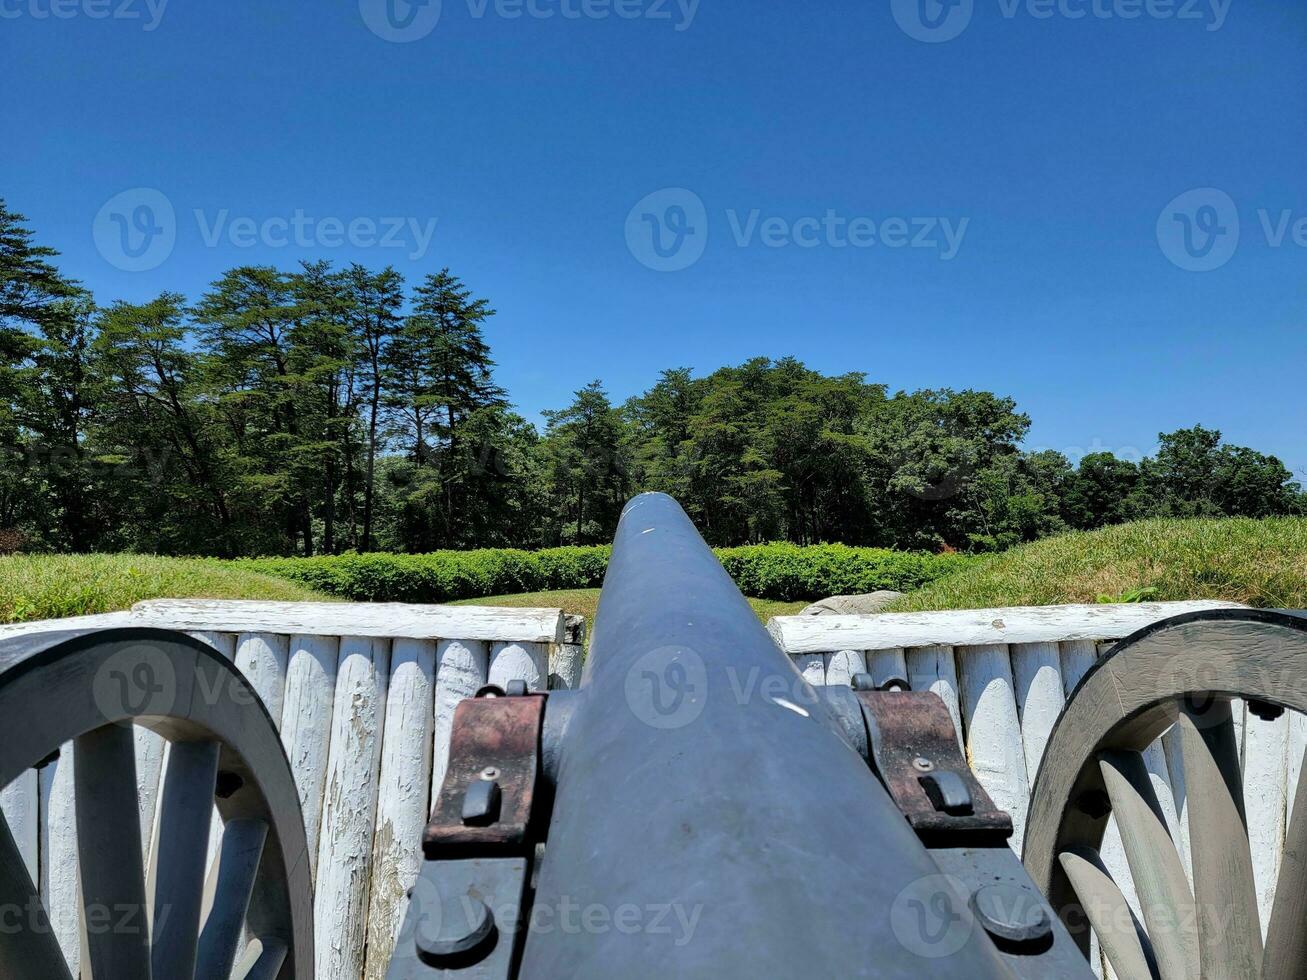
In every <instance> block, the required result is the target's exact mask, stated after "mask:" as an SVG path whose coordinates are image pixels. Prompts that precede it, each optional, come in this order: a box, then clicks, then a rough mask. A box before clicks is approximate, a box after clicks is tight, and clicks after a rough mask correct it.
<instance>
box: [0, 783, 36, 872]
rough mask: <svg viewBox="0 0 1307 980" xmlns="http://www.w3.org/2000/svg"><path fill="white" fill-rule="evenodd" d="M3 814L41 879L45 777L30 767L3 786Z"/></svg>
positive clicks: (0, 801)
mask: <svg viewBox="0 0 1307 980" xmlns="http://www.w3.org/2000/svg"><path fill="white" fill-rule="evenodd" d="M0 814H2V815H3V816H4V819H5V822H6V823H7V824H8V825H9V831H10V833H11V834H12V835H13V839H14V846H15V847H16V848H17V849H18V854H19V856H20V857H21V858H22V859H23V863H24V864H25V865H26V866H27V873H28V875H29V876H30V877H31V879H32V881H33V882H37V881H40V880H41V780H40V777H39V776H38V775H37V772H36V770H35V769H28V770H27V771H26V772H24V773H23V774H22V775H20V776H19V777H18V778H17V779H15V780H14V781H13V782H12V783H10V784H9V785H8V786H6V787H5V788H4V789H3V790H0Z"/></svg>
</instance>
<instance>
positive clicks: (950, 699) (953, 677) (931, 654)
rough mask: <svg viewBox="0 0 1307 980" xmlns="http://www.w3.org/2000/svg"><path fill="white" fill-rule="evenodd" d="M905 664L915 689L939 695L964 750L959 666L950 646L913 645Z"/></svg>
mask: <svg viewBox="0 0 1307 980" xmlns="http://www.w3.org/2000/svg"><path fill="white" fill-rule="evenodd" d="M903 659H904V660H905V661H906V662H907V665H908V683H909V684H911V685H912V689H913V690H914V691H932V692H934V693H935V694H937V695H939V698H940V700H941V701H943V702H944V707H946V708H948V713H949V715H950V716H951V717H952V719H953V727H954V728H955V729H957V733H958V745H960V746H963V748H964V749H965V745H966V743H965V740H964V738H963V727H962V706H961V702H960V701H959V700H958V667H957V660H956V658H955V656H954V653H953V648H952V647H949V646H929V647H913V648H910V649H908V650H906V651H904V657H903Z"/></svg>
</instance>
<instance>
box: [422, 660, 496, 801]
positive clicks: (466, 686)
mask: <svg viewBox="0 0 1307 980" xmlns="http://www.w3.org/2000/svg"><path fill="white" fill-rule="evenodd" d="M489 675H490V651H489V650H488V649H487V646H486V644H485V643H483V642H481V641H479V640H441V641H440V642H439V643H437V644H436V700H435V725H434V729H433V731H434V745H433V754H432V759H431V799H432V800H434V799H435V798H436V796H437V795H438V794H439V793H440V785H441V783H443V782H444V781H445V770H446V769H447V768H448V765H449V734H450V732H451V731H453V728H454V711H455V710H456V709H457V708H458V703H459V702H460V701H462V700H464V699H465V698H470V697H472V696H473V695H475V694H476V692H477V691H478V690H480V689H481V688H482V687H484V686H485V684H486V682H487V680H488V678H489Z"/></svg>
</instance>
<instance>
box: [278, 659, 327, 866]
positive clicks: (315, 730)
mask: <svg viewBox="0 0 1307 980" xmlns="http://www.w3.org/2000/svg"><path fill="white" fill-rule="evenodd" d="M339 662H340V639H339V637H335V636H312V635H305V634H300V635H297V636H293V637H291V641H290V661H289V664H288V666H287V668H286V698H285V705H284V707H283V708H282V713H281V744H282V745H283V746H284V747H285V749H286V758H287V759H289V760H290V768H291V771H292V772H293V773H294V774H295V788H296V789H297V790H298V791H299V797H300V809H301V810H302V811H303V813H304V835H305V838H306V839H307V841H308V847H309V865H310V867H311V868H313V869H315V870H316V868H317V863H318V831H319V829H320V828H321V826H322V790H323V786H324V785H325V783H326V780H327V750H328V748H329V747H330V745H331V716H332V709H333V707H334V705H335V701H336V670H337V668H338V666H339Z"/></svg>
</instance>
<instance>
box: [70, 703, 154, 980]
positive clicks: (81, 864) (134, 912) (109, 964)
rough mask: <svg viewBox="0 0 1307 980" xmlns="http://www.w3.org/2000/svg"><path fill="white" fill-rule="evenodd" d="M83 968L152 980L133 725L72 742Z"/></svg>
mask: <svg viewBox="0 0 1307 980" xmlns="http://www.w3.org/2000/svg"><path fill="white" fill-rule="evenodd" d="M73 756H74V760H75V761H74V764H73V774H74V777H73V778H74V788H73V799H74V804H75V809H76V812H77V862H78V872H79V875H80V878H81V887H82V929H83V934H84V942H83V950H82V955H83V962H84V964H85V965H86V967H87V968H88V969H89V972H90V975H91V976H92V977H96V978H100V977H105V978H111V977H141V978H142V980H148V978H149V976H150V937H149V928H148V926H147V924H146V915H145V909H146V902H145V866H144V861H143V860H142V857H141V810H140V803H139V802H138V800H137V798H136V745H135V739H134V738H133V736H132V729H131V726H130V725H106V726H105V727H103V728H97V729H96V730H95V731H92V732H88V733H87V734H85V735H82V736H80V737H78V738H77V739H76V740H75V741H74V742H73Z"/></svg>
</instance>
